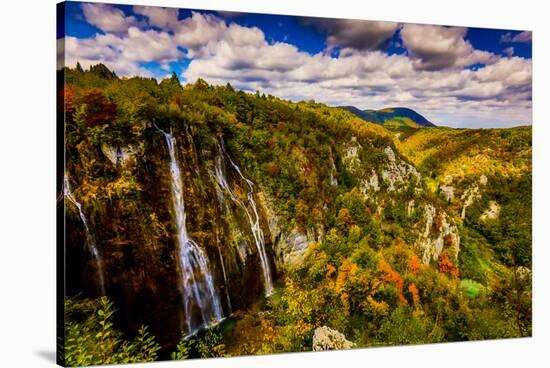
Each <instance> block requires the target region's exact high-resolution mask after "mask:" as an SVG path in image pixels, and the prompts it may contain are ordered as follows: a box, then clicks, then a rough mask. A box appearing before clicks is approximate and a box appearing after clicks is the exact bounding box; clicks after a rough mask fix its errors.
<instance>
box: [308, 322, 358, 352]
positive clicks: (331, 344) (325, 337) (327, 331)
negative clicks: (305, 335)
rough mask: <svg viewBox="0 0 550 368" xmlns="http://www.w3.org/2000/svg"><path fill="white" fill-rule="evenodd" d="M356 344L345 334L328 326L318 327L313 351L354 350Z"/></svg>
mask: <svg viewBox="0 0 550 368" xmlns="http://www.w3.org/2000/svg"><path fill="white" fill-rule="evenodd" d="M353 347H355V344H354V343H353V342H351V341H348V340H347V339H346V337H345V336H344V334H342V333H341V332H338V331H336V330H333V329H331V328H329V327H327V326H323V327H318V328H316V329H315V332H314V333H313V347H312V348H313V351H320V350H342V349H352V348H353Z"/></svg>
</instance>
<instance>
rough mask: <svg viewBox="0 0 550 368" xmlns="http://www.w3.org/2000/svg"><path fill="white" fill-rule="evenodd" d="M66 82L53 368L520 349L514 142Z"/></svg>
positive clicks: (230, 96)
mask: <svg viewBox="0 0 550 368" xmlns="http://www.w3.org/2000/svg"><path fill="white" fill-rule="evenodd" d="M62 73H64V83H63V88H62V90H60V91H59V93H60V96H61V97H62V99H61V100H62V101H63V105H62V106H59V108H60V109H62V110H63V111H64V113H65V122H64V125H63V122H61V124H62V127H61V129H64V132H65V150H66V163H65V168H61V172H60V176H61V178H60V181H62V182H63V181H64V194H65V195H64V196H60V201H59V206H58V210H59V211H61V212H62V211H65V212H66V243H65V246H66V265H67V268H66V275H67V278H66V290H67V295H66V298H65V317H66V319H65V321H64V327H65V329H66V335H65V336H64V343H63V342H62V345H63V344H64V347H62V350H63V351H64V359H65V362H66V363H67V364H68V365H80V364H100V363H120V362H130V361H151V360H157V359H184V358H188V357H191V358H193V357H211V356H226V355H242V354H265V353H274V352H289V351H307V350H312V344H313V335H314V333H315V330H316V329H317V328H319V327H321V326H328V327H330V328H331V329H334V330H337V331H339V332H341V333H343V334H344V335H345V337H346V339H347V340H349V341H350V342H351V343H353V344H354V346H355V347H368V346H380V345H396V344H418V343H433V342H444V341H464V340H478V339H488V338H507V337H521V336H530V335H531V128H530V127H522V128H514V129H500V130H497V129H495V130H455V129H449V128H422V129H407V128H400V129H397V130H396V129H393V130H388V129H386V128H385V127H383V126H381V125H378V124H375V123H370V122H366V121H364V120H362V119H360V118H358V117H357V116H355V115H354V114H352V113H350V112H348V111H345V110H343V109H341V108H335V107H329V106H326V105H323V104H319V103H315V102H314V101H309V102H299V103H294V102H290V101H285V100H281V99H279V98H277V97H275V96H271V95H264V94H263V93H261V91H260V92H256V93H245V92H243V91H239V90H235V89H234V88H233V87H232V86H231V85H229V84H228V85H226V86H212V85H209V84H207V83H206V82H205V81H203V80H200V79H199V80H197V81H196V82H194V83H189V84H185V85H183V86H182V84H181V83H180V81H179V80H178V78H177V77H176V76H175V75H173V76H172V78H168V79H165V80H163V81H162V82H160V83H158V82H157V81H156V80H155V79H147V78H141V77H134V78H119V77H118V76H116V75H115V74H114V73H113V72H111V71H110V70H108V69H107V68H106V67H105V66H104V65H101V64H99V65H96V66H93V67H91V68H90V69H89V70H83V69H82V68H81V67H80V66H79V65H78V66H77V68H75V69H68V68H65V69H63V71H62ZM63 175H64V178H65V179H64V180H63ZM63 198H64V200H63ZM144 326H146V327H144ZM208 326H210V328H208Z"/></svg>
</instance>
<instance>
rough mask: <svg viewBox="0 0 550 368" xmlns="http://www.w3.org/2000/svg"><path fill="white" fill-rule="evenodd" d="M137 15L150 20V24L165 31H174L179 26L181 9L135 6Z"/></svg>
mask: <svg viewBox="0 0 550 368" xmlns="http://www.w3.org/2000/svg"><path fill="white" fill-rule="evenodd" d="M133 10H134V12H135V13H136V14H141V15H143V16H145V17H147V18H148V24H149V25H151V26H155V27H158V28H160V29H163V30H173V29H174V28H175V27H177V26H178V24H179V21H178V16H179V9H176V8H162V7H158V6H134V7H133Z"/></svg>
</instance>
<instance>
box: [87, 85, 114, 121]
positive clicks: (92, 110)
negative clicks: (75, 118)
mask: <svg viewBox="0 0 550 368" xmlns="http://www.w3.org/2000/svg"><path fill="white" fill-rule="evenodd" d="M82 102H83V103H85V104H86V124H87V125H88V126H96V125H98V124H107V123H110V122H111V121H112V120H113V119H114V118H115V116H116V113H117V106H116V104H114V103H112V102H110V101H109V100H108V99H107V97H105V95H104V94H103V92H101V91H100V90H98V89H92V90H89V91H87V92H86V93H85V94H84V96H83V97H82Z"/></svg>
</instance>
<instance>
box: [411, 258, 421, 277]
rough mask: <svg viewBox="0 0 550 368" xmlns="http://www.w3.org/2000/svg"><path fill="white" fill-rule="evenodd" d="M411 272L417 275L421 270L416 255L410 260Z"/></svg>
mask: <svg viewBox="0 0 550 368" xmlns="http://www.w3.org/2000/svg"><path fill="white" fill-rule="evenodd" d="M409 270H410V271H411V272H412V273H413V274H415V275H416V273H417V272H418V270H420V259H418V257H417V256H416V255H413V256H412V257H411V259H410V260H409Z"/></svg>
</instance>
